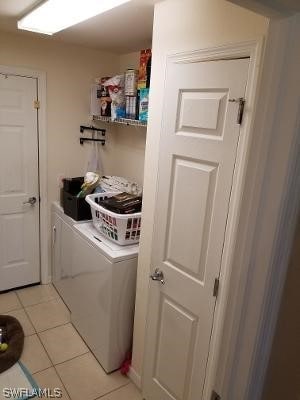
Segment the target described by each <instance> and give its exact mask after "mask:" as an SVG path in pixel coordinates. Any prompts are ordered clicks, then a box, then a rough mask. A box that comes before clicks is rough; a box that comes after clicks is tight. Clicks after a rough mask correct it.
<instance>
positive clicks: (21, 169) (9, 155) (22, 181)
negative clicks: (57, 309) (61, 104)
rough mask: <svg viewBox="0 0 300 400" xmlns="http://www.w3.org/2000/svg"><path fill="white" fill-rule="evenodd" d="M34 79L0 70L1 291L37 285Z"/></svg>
mask: <svg viewBox="0 0 300 400" xmlns="http://www.w3.org/2000/svg"><path fill="white" fill-rule="evenodd" d="M37 96H38V83H37V79H36V78H32V77H25V76H18V75H13V74H9V73H2V72H1V70H0V121H1V122H0V140H1V145H0V277H1V279H0V291H5V290H9V289H12V288H15V287H22V286H25V285H29V284H33V283H38V282H39V281H40V205H39V203H40V201H39V199H40V193H39V139H38V102H37V98H38V97H37Z"/></svg>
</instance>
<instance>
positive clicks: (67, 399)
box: [0, 285, 142, 400]
mask: <svg viewBox="0 0 300 400" xmlns="http://www.w3.org/2000/svg"><path fill="white" fill-rule="evenodd" d="M0 314H8V315H12V316H14V317H16V318H17V319H18V320H19V321H20V323H21V324H22V326H23V329H24V333H25V344H24V350H23V354H22V357H21V361H22V362H23V364H24V365H25V366H26V367H27V368H28V370H29V371H30V372H31V373H32V375H33V376H34V378H35V380H36V381H37V383H38V384H39V386H40V387H42V388H49V389H54V388H57V387H58V388H61V389H62V392H63V397H62V399H64V400H98V399H101V400H142V396H141V394H140V392H139V391H138V390H137V388H136V387H135V386H134V385H133V384H132V383H131V382H130V380H129V379H128V378H127V377H125V376H123V375H121V374H120V372H118V371H117V372H114V373H112V374H109V375H107V374H106V373H105V372H104V370H103V369H102V367H101V366H100V364H99V363H98V361H97V360H96V359H95V357H94V356H93V354H92V353H91V352H90V351H89V349H88V347H87V346H86V344H85V343H84V341H83V340H82V339H81V337H80V336H79V334H78V333H77V331H76V330H75V329H74V328H73V326H72V324H71V323H70V313H69V310H68V309H67V307H66V306H65V305H64V303H63V301H62V300H61V299H60V297H59V295H58V293H57V292H56V290H55V289H54V287H53V286H52V285H39V286H33V287H30V288H26V289H21V290H16V291H12V292H9V293H4V294H0Z"/></svg>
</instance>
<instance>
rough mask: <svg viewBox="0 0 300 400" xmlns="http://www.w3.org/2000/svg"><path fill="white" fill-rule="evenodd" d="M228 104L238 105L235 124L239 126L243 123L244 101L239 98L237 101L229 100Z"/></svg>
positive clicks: (242, 98)
mask: <svg viewBox="0 0 300 400" xmlns="http://www.w3.org/2000/svg"><path fill="white" fill-rule="evenodd" d="M228 101H229V102H230V103H239V110H238V115H237V118H236V122H237V123H238V124H239V125H241V124H242V122H243V116H244V109H245V103H246V100H245V99H244V97H239V98H238V99H229V100H228Z"/></svg>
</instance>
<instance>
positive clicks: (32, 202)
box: [23, 197, 37, 206]
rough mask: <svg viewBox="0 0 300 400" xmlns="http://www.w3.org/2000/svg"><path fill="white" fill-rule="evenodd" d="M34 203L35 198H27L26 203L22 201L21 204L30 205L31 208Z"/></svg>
mask: <svg viewBox="0 0 300 400" xmlns="http://www.w3.org/2000/svg"><path fill="white" fill-rule="evenodd" d="M36 201H37V200H36V197H29V199H28V200H27V201H23V204H30V205H31V206H34V205H35V203H36Z"/></svg>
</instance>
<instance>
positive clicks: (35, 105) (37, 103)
mask: <svg viewBox="0 0 300 400" xmlns="http://www.w3.org/2000/svg"><path fill="white" fill-rule="evenodd" d="M40 106H41V104H40V101H39V100H34V102H33V107H34V108H36V109H37V110H38V109H39V108H40Z"/></svg>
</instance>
